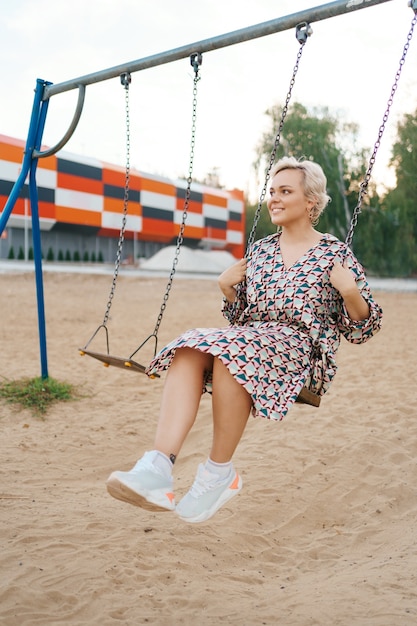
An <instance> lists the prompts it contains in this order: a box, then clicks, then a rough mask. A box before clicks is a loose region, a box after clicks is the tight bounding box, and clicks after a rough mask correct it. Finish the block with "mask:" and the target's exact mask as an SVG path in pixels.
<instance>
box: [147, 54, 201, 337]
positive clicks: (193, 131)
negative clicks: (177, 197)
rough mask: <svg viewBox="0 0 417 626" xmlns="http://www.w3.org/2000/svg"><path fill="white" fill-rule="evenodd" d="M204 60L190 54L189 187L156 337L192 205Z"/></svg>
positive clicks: (156, 327) (155, 330)
mask: <svg viewBox="0 0 417 626" xmlns="http://www.w3.org/2000/svg"><path fill="white" fill-rule="evenodd" d="M202 62H203V57H202V54H201V53H200V52H195V53H193V54H192V55H191V56H190V63H191V65H192V67H193V68H194V79H193V101H192V109H193V112H192V118H191V142H190V160H189V165H188V177H187V188H186V190H185V198H184V208H183V213H182V220H181V224H180V229H179V232H178V236H177V242H176V248H175V254H174V260H173V262H172V268H171V272H170V275H169V279H168V283H167V286H166V289H165V293H164V296H163V299H162V304H161V308H160V311H159V315H158V318H157V321H156V324H155V328H154V331H153V336H154V337H155V338H156V337H157V335H158V330H159V327H160V325H161V322H162V318H163V315H164V312H165V309H166V306H167V303H168V298H169V294H170V291H171V287H172V283H173V280H174V276H175V272H176V269H177V265H178V261H179V256H180V251H181V246H182V243H183V241H184V230H185V222H186V220H187V215H188V208H189V205H190V198H191V183H192V181H193V178H192V176H193V169H194V151H195V136H196V120H197V91H198V90H197V84H198V81H199V80H200V79H201V76H199V74H198V71H199V68H200V65H201V64H202Z"/></svg>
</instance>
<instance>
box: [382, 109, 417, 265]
mask: <svg viewBox="0 0 417 626" xmlns="http://www.w3.org/2000/svg"><path fill="white" fill-rule="evenodd" d="M391 165H392V166H393V167H394V168H395V174H396V179H397V185H396V187H395V189H393V190H392V191H390V192H389V193H388V194H387V196H386V197H385V201H384V206H385V210H386V215H387V219H389V221H390V223H391V224H392V229H391V231H389V232H387V233H386V241H385V247H386V250H387V252H388V248H389V258H390V259H391V263H390V267H389V269H390V271H391V273H394V274H396V275H402V276H411V275H416V274H417V205H416V198H417V176H416V172H417V109H416V110H415V111H414V113H407V114H405V115H404V117H403V119H402V120H401V121H400V122H399V123H398V125H397V140H396V141H395V143H394V145H393V148H392V158H391Z"/></svg>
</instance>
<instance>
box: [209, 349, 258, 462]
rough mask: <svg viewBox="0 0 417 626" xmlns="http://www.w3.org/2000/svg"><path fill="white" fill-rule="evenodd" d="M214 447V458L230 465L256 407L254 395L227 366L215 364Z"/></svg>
mask: <svg viewBox="0 0 417 626" xmlns="http://www.w3.org/2000/svg"><path fill="white" fill-rule="evenodd" d="M212 402H213V443H212V448H211V452H210V458H211V460H212V461H215V462H216V463H227V462H228V461H230V460H231V458H232V456H233V453H234V451H235V449H236V447H237V445H238V443H239V441H240V439H241V437H242V435H243V431H244V430H245V426H246V423H247V421H248V417H249V414H250V410H251V406H252V398H251V396H250V394H249V393H248V392H247V391H246V390H245V389H244V387H243V386H242V385H240V384H239V383H238V382H237V381H236V380H235V378H234V377H233V376H232V375H231V374H230V372H229V370H228V369H227V367H226V366H225V365H223V363H222V362H221V361H220V360H219V359H217V358H215V359H214V362H213V398H212Z"/></svg>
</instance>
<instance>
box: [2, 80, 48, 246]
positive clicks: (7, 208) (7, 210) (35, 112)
mask: <svg viewBox="0 0 417 626" xmlns="http://www.w3.org/2000/svg"><path fill="white" fill-rule="evenodd" d="M50 84H51V83H49V82H48V83H46V82H45V81H43V80H40V79H38V80H37V82H36V89H35V97H34V100H33V107H32V115H31V118H30V124H29V130H28V137H27V140H26V147H25V151H24V153H23V162H22V170H21V172H20V174H19V176H18V178H17V180H16V182H15V184H14V185H13V188H12V190H11V192H10V195H9V197H8V199H7V202H6V204H5V205H4V209H3V212H2V214H1V215H0V235H1V233H2V232H3V230H4V228H5V227H6V224H7V222H8V220H9V217H10V214H11V212H12V211H13V209H14V205H15V204H16V200H17V199H18V197H19V195H20V192H21V190H22V187H23V185H24V184H25V180H26V177H27V175H28V173H29V170H30V167H31V164H32V153H33V150H34V148H35V143H36V139H37V136H38V126H39V107H40V106H41V102H42V96H43V90H44V87H45V85H50Z"/></svg>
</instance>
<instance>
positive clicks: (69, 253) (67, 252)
mask: <svg viewBox="0 0 417 626" xmlns="http://www.w3.org/2000/svg"><path fill="white" fill-rule="evenodd" d="M65 260H66V261H71V252H70V251H69V250H67V251H66V253H65Z"/></svg>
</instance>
